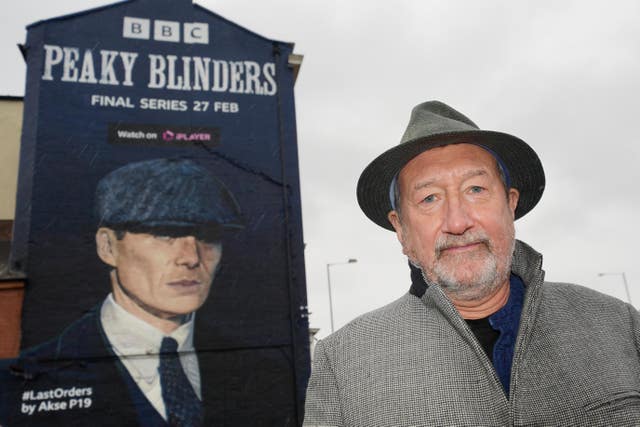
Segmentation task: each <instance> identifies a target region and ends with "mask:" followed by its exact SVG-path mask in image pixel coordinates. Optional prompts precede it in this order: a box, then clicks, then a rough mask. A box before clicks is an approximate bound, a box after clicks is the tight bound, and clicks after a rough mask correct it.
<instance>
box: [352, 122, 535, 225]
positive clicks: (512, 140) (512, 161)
mask: <svg viewBox="0 0 640 427" xmlns="http://www.w3.org/2000/svg"><path fill="white" fill-rule="evenodd" d="M460 143H467V144H474V145H478V146H480V147H484V148H488V149H489V150H491V151H493V152H494V153H495V154H496V155H498V157H500V160H502V162H503V163H504V165H505V166H506V168H507V170H508V173H509V177H510V179H511V185H510V186H511V187H512V188H515V189H517V190H518V191H519V192H520V198H519V200H518V206H517V207H516V211H515V219H518V218H521V217H522V216H524V215H525V214H526V213H527V212H529V211H530V210H531V209H533V207H534V206H535V205H536V204H537V203H538V201H539V200H540V198H541V197H542V193H543V191H544V187H545V177H544V170H543V168H542V163H541V162H540V159H539V158H538V155H537V154H536V152H535V151H533V149H532V148H531V147H530V146H529V145H528V144H527V143H526V142H524V141H523V140H521V139H520V138H517V137H515V136H513V135H509V134H506V133H502V132H494V131H487V130H469V131H456V132H447V133H440V134H432V135H429V136H428V137H424V138H417V139H414V140H412V141H407V142H405V143H403V144H400V145H397V146H395V147H393V148H391V149H389V150H387V151H385V152H384V153H382V154H381V155H380V156H378V157H377V158H376V159H375V160H373V161H372V162H371V163H370V164H369V166H367V167H366V168H365V170H364V171H363V172H362V174H361V175H360V179H359V180H358V188H357V196H358V204H359V205H360V208H361V209H362V211H363V212H364V213H365V215H366V216H367V217H368V218H369V219H370V220H372V221H373V222H375V223H376V224H378V225H379V226H380V227H383V228H386V229H387V230H391V231H394V228H393V226H392V225H391V223H390V222H389V219H388V218H387V215H388V214H389V212H390V211H391V210H393V208H392V207H391V200H389V187H390V185H391V181H392V180H393V178H394V177H395V176H396V175H397V174H398V172H400V170H401V169H402V168H403V167H404V166H405V165H406V164H407V163H408V162H409V161H410V160H411V159H413V158H414V157H416V156H417V155H419V154H420V153H423V152H424V151H427V150H430V149H432V148H435V147H442V146H445V145H450V144H460Z"/></svg>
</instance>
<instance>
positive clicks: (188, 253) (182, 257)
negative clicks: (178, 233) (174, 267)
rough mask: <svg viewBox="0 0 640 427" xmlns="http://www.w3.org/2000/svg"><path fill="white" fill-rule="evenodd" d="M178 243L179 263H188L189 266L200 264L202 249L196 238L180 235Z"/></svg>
mask: <svg viewBox="0 0 640 427" xmlns="http://www.w3.org/2000/svg"><path fill="white" fill-rule="evenodd" d="M177 243H178V258H177V260H176V261H177V263H178V264H179V265H186V266H187V267H189V268H194V267H197V266H198V264H200V251H199V248H198V241H197V240H196V238H195V237H193V236H185V237H180V238H179V239H178V242H177Z"/></svg>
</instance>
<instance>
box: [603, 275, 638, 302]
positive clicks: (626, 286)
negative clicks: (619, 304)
mask: <svg viewBox="0 0 640 427" xmlns="http://www.w3.org/2000/svg"><path fill="white" fill-rule="evenodd" d="M602 276H622V282H623V283H624V291H625V292H626V293H627V302H628V303H629V304H631V293H629V284H628V283H627V276H626V274H624V271H623V272H617V273H598V277H602Z"/></svg>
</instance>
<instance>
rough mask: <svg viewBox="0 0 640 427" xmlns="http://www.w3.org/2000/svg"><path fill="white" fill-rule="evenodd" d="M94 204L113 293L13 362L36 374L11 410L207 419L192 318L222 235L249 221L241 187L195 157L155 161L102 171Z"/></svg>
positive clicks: (93, 418) (143, 419)
mask: <svg viewBox="0 0 640 427" xmlns="http://www.w3.org/2000/svg"><path fill="white" fill-rule="evenodd" d="M95 210H96V215H97V220H98V228H97V232H96V236H95V239H96V249H97V254H98V256H99V257H100V259H101V260H102V261H103V262H104V263H105V264H106V265H108V266H109V267H110V272H109V279H110V283H111V293H110V294H109V295H108V296H107V297H106V299H105V300H104V301H103V302H102V303H101V304H100V305H99V306H97V307H95V308H94V309H92V310H91V311H89V312H88V313H87V314H85V315H84V316H83V317H82V318H81V319H79V320H78V321H76V322H75V323H73V324H72V325H71V326H69V327H68V328H67V329H66V330H65V331H63V332H62V333H61V334H60V335H59V336H58V337H56V338H55V339H53V340H52V341H50V342H48V343H45V344H43V345H40V346H38V347H35V348H34V349H30V350H27V351H25V352H24V353H23V354H22V355H21V358H20V359H19V363H18V364H17V365H16V367H15V369H14V371H15V372H16V373H18V374H19V376H21V377H23V378H28V379H31V380H32V381H27V382H25V387H24V391H23V392H22V396H21V398H22V400H21V401H17V402H14V403H10V404H8V405H10V406H11V405H13V408H12V407H7V408H6V410H7V411H8V413H14V414H15V416H16V417H25V418H24V419H25V420H28V423H29V425H41V424H39V423H40V422H41V423H42V425H54V424H52V422H54V420H56V422H57V418H52V417H60V421H61V422H63V421H64V422H65V423H66V424H64V425H102V424H101V423H106V425H111V424H109V423H111V422H115V421H116V420H118V425H144V426H166V425H171V426H199V425H207V423H206V419H205V411H204V406H205V405H203V402H205V401H206V398H207V393H206V386H207V381H204V379H203V378H201V375H200V372H201V369H200V368H201V366H199V363H202V362H201V361H200V362H199V360H198V357H197V353H196V351H195V350H196V349H195V348H194V334H195V331H194V317H195V315H196V314H195V313H196V311H197V310H198V309H199V308H200V307H201V306H202V304H203V303H204V302H205V301H206V299H207V297H208V295H209V291H210V289H211V286H212V283H213V281H214V280H215V276H216V271H217V269H218V267H219V266H220V260H221V258H222V255H223V246H224V241H223V240H224V239H223V236H224V235H226V234H227V233H229V232H233V230H237V229H240V228H242V227H243V225H242V221H241V214H240V209H239V207H238V205H237V203H236V202H235V200H234V197H233V195H232V194H231V193H230V192H229V191H228V190H227V189H226V187H225V186H224V185H223V184H222V182H220V181H219V180H218V179H216V178H215V177H213V176H212V175H211V174H210V173H209V172H208V171H207V170H206V169H204V168H203V167H201V166H199V165H197V164H196V163H194V162H192V161H190V160H185V159H179V160H175V159H157V160H149V161H143V162H137V163H131V164H128V165H126V166H123V167H121V168H119V169H116V170H114V171H112V172H111V173H109V174H107V175H106V176H105V177H103V178H102V179H101V180H100V181H99V183H98V185H97V188H96V198H95ZM63 395H64V396H63ZM19 397H20V396H18V398H19ZM43 402H45V403H43ZM63 403H64V405H62V404H63ZM43 404H58V405H59V406H60V405H62V406H64V408H62V407H59V408H58V409H50V410H42V409H43V408H41V407H40V405H43ZM32 405H36V407H35V408H34V407H33V406H32ZM44 409H46V408H44ZM5 413H7V412H5ZM70 420H72V421H73V422H72V423H69V421H70ZM2 421H4V422H8V421H6V420H1V419H0V423H1V422H2ZM123 422H124V424H123ZM85 423H89V424H85ZM128 423H129V424H128ZM12 425H13V424H12ZM16 425H19V423H16ZM60 425H62V424H60ZM113 425H115V424H113Z"/></svg>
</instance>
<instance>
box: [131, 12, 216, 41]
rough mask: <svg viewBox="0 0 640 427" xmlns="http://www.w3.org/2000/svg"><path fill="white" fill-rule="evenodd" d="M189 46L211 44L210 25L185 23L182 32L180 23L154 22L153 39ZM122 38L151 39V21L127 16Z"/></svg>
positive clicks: (157, 20)
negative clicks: (181, 42)
mask: <svg viewBox="0 0 640 427" xmlns="http://www.w3.org/2000/svg"><path fill="white" fill-rule="evenodd" d="M181 35H182V41H183V42H184V43H188V44H194V43H200V44H209V24H207V23H204V22H185V23H183V24H182V32H181V31H180V22H176V21H163V20H160V19H154V20H153V39H154V40H158V41H163V42H174V43H180V36H181ZM122 37H125V38H128V39H144V40H149V39H151V20H150V19H145V18H134V17H132V16H125V17H124V20H123V22H122Z"/></svg>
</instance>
